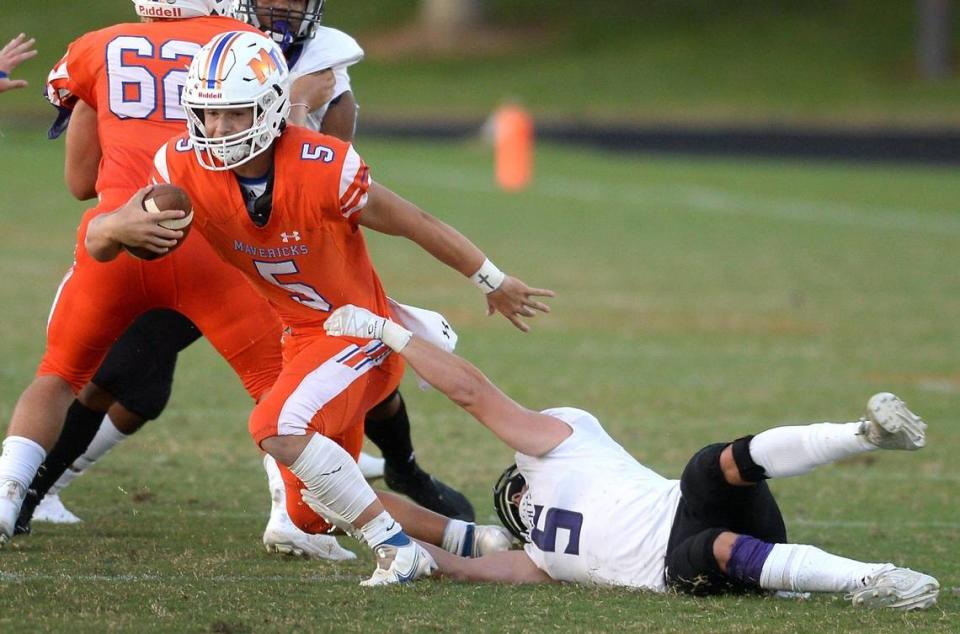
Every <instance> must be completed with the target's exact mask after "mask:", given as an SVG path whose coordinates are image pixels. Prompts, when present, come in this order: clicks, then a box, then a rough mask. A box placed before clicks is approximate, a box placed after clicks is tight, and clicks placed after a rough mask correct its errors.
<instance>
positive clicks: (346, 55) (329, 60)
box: [290, 26, 363, 130]
mask: <svg viewBox="0 0 960 634" xmlns="http://www.w3.org/2000/svg"><path fill="white" fill-rule="evenodd" d="M362 59H363V49H362V48H360V45H359V44H357V41H356V40H355V39H353V38H352V37H350V36H349V35H347V34H346V33H344V32H343V31H338V30H337V29H331V28H329V27H326V26H318V27H317V31H316V33H314V35H313V37H312V38H310V39H309V40H307V41H306V42H305V43H304V45H303V51H302V52H301V53H300V57H298V58H297V61H296V62H295V63H294V64H293V68H291V69H290V79H291V81H294V80H296V79H297V78H298V77H302V76H303V75H309V74H310V73H315V72H317V71H319V70H326V69H328V68H330V69H333V76H334V79H336V85H335V86H334V89H333V95H332V96H331V97H330V101H333V100H334V99H336V98H337V97H339V96H340V95H342V94H343V93H345V92H347V91H348V90H350V74H349V73H348V72H347V68H349V67H350V66H353V65H354V64H356V63H357V62H359V61H360V60H362ZM329 105H330V102H329V101H328V102H327V103H325V104H324V105H322V106H320V107H319V108H317V109H316V110H314V111H313V112H311V113H310V114H309V115H307V127H308V128H311V129H313V130H319V129H320V124H321V123H322V122H323V115H325V114H326V113H327V108H328V107H329Z"/></svg>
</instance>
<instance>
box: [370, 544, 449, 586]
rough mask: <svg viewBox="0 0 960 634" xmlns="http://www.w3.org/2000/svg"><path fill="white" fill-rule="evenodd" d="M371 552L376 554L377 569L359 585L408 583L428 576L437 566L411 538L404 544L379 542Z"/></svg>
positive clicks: (428, 554) (425, 551)
mask: <svg viewBox="0 0 960 634" xmlns="http://www.w3.org/2000/svg"><path fill="white" fill-rule="evenodd" d="M373 552H374V553H375V554H376V556H377V569H376V570H374V571H373V575H372V576H371V577H370V578H369V579H367V580H366V581H361V582H360V585H361V586H365V587H368V588H369V587H372V586H389V585H394V584H398V583H410V582H412V581H414V580H415V579H419V578H420V577H428V576H430V573H431V572H433V571H434V570H436V568H437V562H435V561H434V560H433V557H432V556H431V555H430V553H428V552H427V550H426V549H425V548H424V547H423V546H421V545H420V544H418V543H417V542H415V541H413V540H412V539H411V540H410V543H409V544H407V545H405V546H391V545H389V544H380V545H379V546H377V547H376V548H374V549H373Z"/></svg>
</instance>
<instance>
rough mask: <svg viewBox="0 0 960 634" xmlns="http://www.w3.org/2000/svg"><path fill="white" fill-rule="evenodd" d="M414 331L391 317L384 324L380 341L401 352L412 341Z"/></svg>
mask: <svg viewBox="0 0 960 634" xmlns="http://www.w3.org/2000/svg"><path fill="white" fill-rule="evenodd" d="M411 337H413V333H412V332H410V331H409V330H407V329H406V328H404V327H403V326H401V325H400V324H398V323H395V322H392V321H390V320H389V319H388V320H386V322H385V323H384V324H383V333H381V335H380V341H382V342H383V343H385V344H386V345H387V346H388V347H389V348H391V349H392V350H395V351H396V352H401V351H402V350H403V349H404V348H406V347H407V344H408V343H410V338H411Z"/></svg>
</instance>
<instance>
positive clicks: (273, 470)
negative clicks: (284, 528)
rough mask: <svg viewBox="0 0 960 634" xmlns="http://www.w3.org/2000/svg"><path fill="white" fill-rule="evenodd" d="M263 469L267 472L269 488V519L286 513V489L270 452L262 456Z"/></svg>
mask: <svg viewBox="0 0 960 634" xmlns="http://www.w3.org/2000/svg"><path fill="white" fill-rule="evenodd" d="M263 470H264V471H266V472H267V486H268V487H269V489H270V519H271V520H273V519H274V517H275V516H276V517H279V516H280V515H283V516H286V515H287V491H286V488H285V486H284V484H283V476H282V475H280V467H278V466H277V461H276V460H275V459H274V458H273V456H271V455H270V454H264V456H263Z"/></svg>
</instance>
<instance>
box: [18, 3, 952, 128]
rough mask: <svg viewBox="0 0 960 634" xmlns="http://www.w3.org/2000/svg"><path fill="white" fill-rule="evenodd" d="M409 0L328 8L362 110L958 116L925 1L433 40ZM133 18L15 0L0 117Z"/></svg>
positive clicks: (885, 118)
mask: <svg viewBox="0 0 960 634" xmlns="http://www.w3.org/2000/svg"><path fill="white" fill-rule="evenodd" d="M417 5H418V3H416V2H412V1H410V0H378V1H377V2H344V1H342V0H332V1H331V2H328V3H327V11H326V16H325V20H324V22H325V24H327V25H328V26H333V27H337V28H340V29H342V30H345V31H347V32H349V33H351V34H352V35H354V36H355V37H357V39H358V40H359V41H360V43H361V45H363V46H364V48H365V49H366V50H367V53H368V57H367V59H366V60H365V61H364V62H362V63H361V64H360V65H359V66H357V67H355V68H354V70H353V73H352V74H353V77H354V88H355V91H356V93H357V95H358V97H359V100H360V103H361V105H362V108H363V110H362V113H363V116H370V117H373V118H377V119H384V118H403V119H409V118H430V119H437V118H441V119H454V120H456V119H470V120H474V119H477V118H480V117H483V116H485V115H486V114H487V113H489V112H490V111H491V110H492V109H493V108H494V107H495V106H496V105H497V104H499V103H500V102H502V101H503V100H504V99H507V98H513V99H517V100H520V101H521V102H523V103H524V104H525V105H527V106H528V107H529V108H530V109H531V110H532V111H533V113H534V114H535V115H536V116H537V117H538V118H539V119H540V120H545V119H553V120H566V121H591V122H618V123H619V122H626V123H630V122H639V123H649V122H682V123H695V124H701V125H708V126H714V125H730V124H734V125H748V126H767V125H785V124H789V125H812V124H815V125H828V126H844V127H849V126H852V125H853V126H878V125H895V126H899V127H925V126H938V127H939V126H955V125H958V124H960V109H958V108H957V107H956V103H957V101H958V98H960V80H957V79H956V78H949V79H945V80H941V81H935V82H930V81H924V80H923V79H921V78H920V75H919V73H918V71H917V63H916V55H915V50H916V42H917V28H918V27H917V22H918V19H917V4H916V3H915V2H907V1H904V0H872V1H871V0H845V1H842V2H841V1H825V0H798V1H795V2H784V1H773V2H759V1H753V0H749V1H748V0H731V1H728V2H710V1H708V0H673V1H671V0H652V1H647V2H636V1H634V0H596V1H594V2H586V1H583V0H580V1H573V0H552V1H547V0H487V1H486V2H483V6H484V13H483V23H482V26H481V27H479V28H475V29H471V30H470V31H468V32H467V33H465V34H464V35H463V36H462V37H459V38H458V39H457V41H456V42H455V43H453V44H451V45H447V46H440V47H432V46H430V45H429V42H428V40H427V38H424V37H422V32H421V30H419V29H418V28H417V27H416V21H417V18H418V10H417ZM132 18H133V10H132V6H131V5H130V3H129V2H126V1H124V0H110V1H107V0H97V1H93V2H86V3H83V4H82V5H78V4H77V3H75V2H68V1H67V0H46V1H45V2H42V3H34V2H26V1H23V0H19V1H16V2H13V3H12V6H7V7H5V12H4V21H3V27H4V28H3V32H4V33H3V37H4V38H9V37H12V36H13V35H15V34H16V33H18V32H20V31H26V32H28V33H31V34H35V35H37V36H38V38H39V48H40V51H41V54H40V56H39V58H38V59H35V60H33V61H31V62H29V63H27V64H25V65H24V66H23V67H22V73H21V74H22V76H23V77H25V78H27V79H29V80H30V82H31V86H30V88H29V89H27V90H26V91H19V92H18V93H17V94H13V95H7V96H6V98H5V99H4V102H3V103H2V104H0V117H2V118H3V119H5V120H7V123H8V124H9V121H10V119H11V118H17V119H21V120H22V119H23V117H25V116H29V117H31V118H33V117H38V118H43V117H47V116H49V112H47V111H46V106H45V105H44V104H43V103H42V102H41V101H40V100H39V99H38V98H37V93H38V92H39V91H40V90H41V87H42V85H43V79H44V77H45V75H46V72H47V71H48V70H49V68H50V67H51V66H52V64H53V63H55V62H56V60H57V59H58V58H59V56H60V54H61V53H62V51H63V50H64V49H65V47H66V45H67V43H68V42H69V41H70V40H71V39H73V38H74V37H76V36H77V35H78V34H80V33H82V32H84V31H86V30H89V29H92V28H97V27H101V26H105V25H109V24H112V23H115V22H118V21H129V20H131V19H132Z"/></svg>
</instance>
